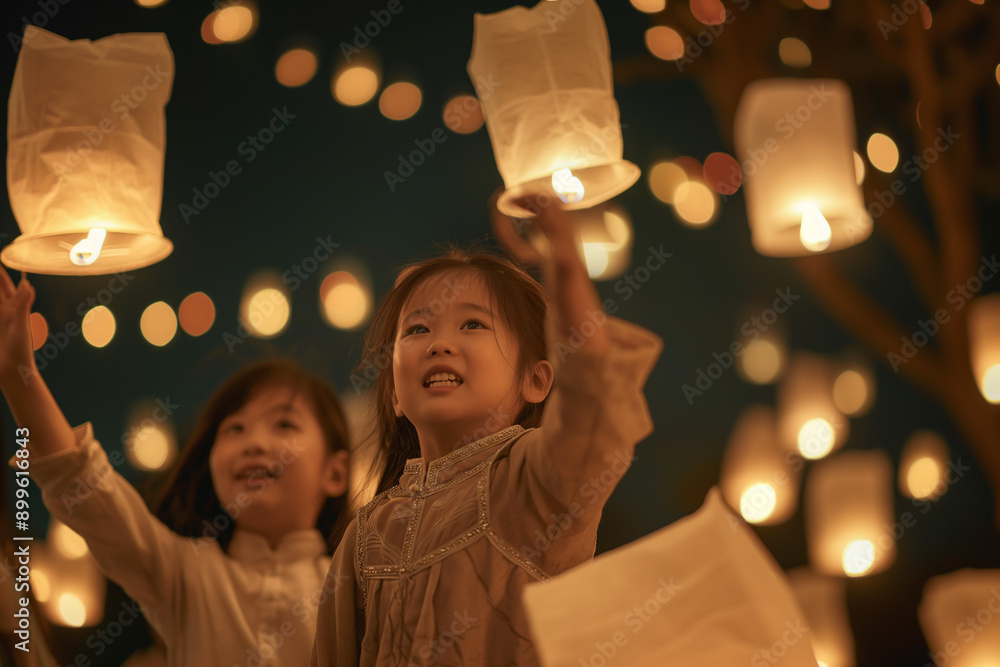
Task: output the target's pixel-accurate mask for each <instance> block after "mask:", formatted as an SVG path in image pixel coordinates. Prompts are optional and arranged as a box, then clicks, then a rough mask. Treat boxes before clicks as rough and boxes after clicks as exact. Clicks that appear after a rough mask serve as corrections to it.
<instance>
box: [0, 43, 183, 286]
mask: <svg viewBox="0 0 1000 667" xmlns="http://www.w3.org/2000/svg"><path fill="white" fill-rule="evenodd" d="M173 69H174V67H173V55H172V53H171V52H170V47H169V46H168V45H167V39H166V36H165V35H163V34H139V33H131V34H121V35H111V36H110V37H105V38H104V39H100V40H97V41H93V42H92V41H90V40H86V39H82V40H77V41H69V40H67V39H64V38H62V37H60V36H58V35H56V34H53V33H51V32H47V31H45V30H42V29H41V28H36V27H34V26H28V27H27V28H26V29H25V39H24V44H23V46H22V47H21V52H20V55H19V56H18V60H17V67H16V69H15V71H14V80H13V82H12V83H11V91H10V102H9V116H8V124H7V138H8V144H7V188H8V191H9V193H10V204H11V208H12V209H13V211H14V217H15V218H16V219H17V224H18V226H19V227H20V229H21V236H19V237H18V238H16V239H14V241H13V243H11V244H10V245H8V246H7V247H6V248H4V249H3V252H2V253H0V260H2V261H3V263H4V264H6V265H7V266H8V267H10V268H12V269H17V270H21V271H30V272H32V273H49V274H58V275H92V274H102V273H116V272H119V271H130V270H133V269H137V268H141V267H143V266H148V265H149V264H153V263H154V262H158V261H160V260H161V259H163V258H164V257H166V256H167V255H169V254H170V252H171V250H172V249H173V244H172V243H171V242H170V241H168V240H167V239H165V238H164V237H163V232H162V231H161V230H160V224H159V219H160V203H161V200H162V197H163V156H164V150H165V144H166V123H165V119H164V113H163V107H164V106H165V105H166V103H167V100H168V99H169V97H170V89H171V86H172V84H173Z"/></svg>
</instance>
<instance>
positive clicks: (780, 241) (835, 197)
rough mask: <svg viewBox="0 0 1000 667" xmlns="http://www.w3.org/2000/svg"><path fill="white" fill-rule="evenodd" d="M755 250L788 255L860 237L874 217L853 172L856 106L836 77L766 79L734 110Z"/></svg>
mask: <svg viewBox="0 0 1000 667" xmlns="http://www.w3.org/2000/svg"><path fill="white" fill-rule="evenodd" d="M735 141H736V149H737V158H738V159H739V160H740V161H741V163H742V165H743V175H744V185H743V188H744V192H745V193H746V200H747V218H748V220H749V223H750V231H751V235H752V241H753V247H754V248H755V249H756V250H757V252H759V253H760V254H762V255H770V256H772V257H788V256H794V255H809V254H813V253H817V252H824V251H833V250H839V249H841V248H846V247H848V246H852V245H855V244H856V243H860V242H861V241H864V240H865V239H866V238H868V236H869V235H870V234H871V231H872V219H871V216H870V215H869V213H868V211H866V210H865V206H864V199H863V197H862V194H861V188H860V187H859V186H858V183H857V178H856V175H855V171H854V153H853V151H854V147H855V134H854V110H853V107H852V105H851V93H850V90H849V89H848V88H847V85H846V84H844V82H842V81H838V80H835V79H764V80H760V81H754V82H753V83H751V84H750V85H748V86H747V87H746V90H745V91H744V92H743V97H742V98H741V99H740V104H739V108H738V109H737V111H736V123H735Z"/></svg>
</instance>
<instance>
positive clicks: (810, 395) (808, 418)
mask: <svg viewBox="0 0 1000 667" xmlns="http://www.w3.org/2000/svg"><path fill="white" fill-rule="evenodd" d="M833 383H834V370H833V366H832V364H831V363H830V362H829V361H827V360H826V359H824V358H823V357H820V356H818V355H815V354H809V353H807V352H797V353H796V354H795V355H794V356H793V357H792V362H791V365H790V367H789V369H788V373H787V375H785V378H784V380H783V381H782V383H781V385H780V386H779V387H778V429H779V436H780V438H781V442H782V444H783V445H784V446H785V448H786V449H788V450H790V451H793V452H797V453H798V454H799V455H801V456H803V457H805V458H807V459H821V458H823V457H824V456H826V455H828V454H829V453H830V452H832V451H834V450H835V449H837V448H838V447H841V446H842V445H843V444H844V442H846V440H847V434H848V425H847V419H846V418H844V416H843V414H842V413H841V412H840V410H838V409H837V406H836V405H835V404H834V401H833Z"/></svg>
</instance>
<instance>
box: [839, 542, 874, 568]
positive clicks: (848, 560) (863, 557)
mask: <svg viewBox="0 0 1000 667" xmlns="http://www.w3.org/2000/svg"><path fill="white" fill-rule="evenodd" d="M874 564H875V545H874V544H872V543H871V542H869V541H868V540H854V541H853V542H850V543H849V544H848V545H847V546H846V547H844V573H846V574H847V575H848V576H851V577H858V576H861V575H862V574H864V573H865V572H867V571H868V570H870V569H872V566H873V565H874Z"/></svg>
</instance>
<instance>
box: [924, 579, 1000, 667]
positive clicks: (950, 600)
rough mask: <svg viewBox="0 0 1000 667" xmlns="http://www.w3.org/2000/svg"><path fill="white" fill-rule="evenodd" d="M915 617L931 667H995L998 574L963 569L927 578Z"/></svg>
mask: <svg viewBox="0 0 1000 667" xmlns="http://www.w3.org/2000/svg"><path fill="white" fill-rule="evenodd" d="M917 616H918V617H919V618H920V628H921V629H922V630H923V632H924V637H925V638H926V639H927V644H928V646H930V649H931V651H930V654H929V655H928V656H927V657H928V658H930V659H932V660H933V661H934V664H936V665H948V667H989V666H990V665H1000V622H998V621H1000V618H998V617H1000V570H973V569H964V570H958V571H957V572H952V573H950V574H944V575H940V576H937V577H934V578H932V579H931V580H930V581H928V582H927V584H926V585H925V586H924V595H923V598H922V599H921V600H920V605H919V607H918V608H917Z"/></svg>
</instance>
